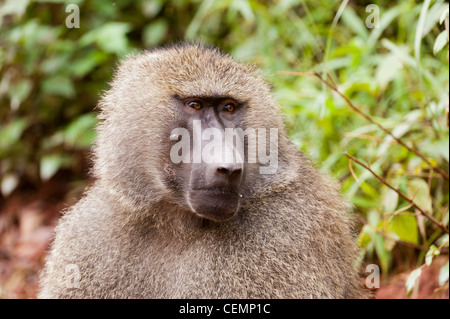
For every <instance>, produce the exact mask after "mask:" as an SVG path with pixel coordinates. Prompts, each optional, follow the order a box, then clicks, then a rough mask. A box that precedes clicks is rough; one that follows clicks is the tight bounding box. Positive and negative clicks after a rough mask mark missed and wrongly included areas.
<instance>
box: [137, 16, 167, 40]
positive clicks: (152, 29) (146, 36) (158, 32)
mask: <svg viewBox="0 0 450 319" xmlns="http://www.w3.org/2000/svg"><path fill="white" fill-rule="evenodd" d="M168 30H169V25H168V23H167V22H166V21H165V20H163V19H160V20H157V21H155V22H152V23H151V24H149V25H148V26H146V27H145V28H144V32H143V36H142V37H143V39H142V40H143V42H144V45H145V47H153V46H155V45H158V44H160V43H161V42H162V40H163V39H164V37H165V36H166V34H167V31H168Z"/></svg>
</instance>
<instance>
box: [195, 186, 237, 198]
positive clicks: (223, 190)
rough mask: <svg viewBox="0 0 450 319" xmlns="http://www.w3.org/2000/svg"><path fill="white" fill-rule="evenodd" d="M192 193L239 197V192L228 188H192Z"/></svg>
mask: <svg viewBox="0 0 450 319" xmlns="http://www.w3.org/2000/svg"><path fill="white" fill-rule="evenodd" d="M192 190H193V191H196V192H208V193H211V194H217V195H221V194H222V195H236V196H239V197H241V195H240V194H239V192H238V191H237V190H235V189H230V188H219V187H211V188H193V189H192Z"/></svg>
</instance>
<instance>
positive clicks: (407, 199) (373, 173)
mask: <svg viewBox="0 0 450 319" xmlns="http://www.w3.org/2000/svg"><path fill="white" fill-rule="evenodd" d="M344 155H345V156H347V157H348V158H349V159H351V160H352V161H353V162H355V163H358V164H359V165H361V166H362V167H364V168H365V169H367V170H368V171H369V172H371V173H372V175H373V176H375V177H376V179H377V180H378V181H379V182H380V183H382V184H384V185H386V186H387V187H389V188H390V189H392V190H393V191H394V192H396V193H397V194H398V195H400V197H402V198H403V199H404V200H406V201H407V202H408V203H410V204H412V205H413V206H414V208H416V209H417V210H418V211H419V212H420V213H421V214H422V215H423V216H425V217H426V218H428V219H429V220H430V221H431V222H432V223H433V224H435V225H437V226H438V227H439V228H441V229H442V230H443V231H445V232H446V233H447V234H448V233H449V231H448V229H447V228H446V227H445V226H444V224H442V223H441V222H440V221H438V220H437V219H436V218H434V217H433V216H431V215H430V214H429V213H427V212H426V211H425V210H423V209H422V208H421V207H420V206H418V205H417V204H416V203H415V202H414V200H413V199H411V198H409V197H408V196H406V195H405V194H404V193H403V192H402V191H400V190H399V189H398V188H395V187H394V186H392V185H391V184H389V183H388V182H387V181H386V180H384V178H383V177H381V176H380V175H378V174H377V173H375V172H374V171H373V170H372V169H371V168H370V167H369V166H368V165H366V164H364V163H362V162H361V161H360V160H358V159H357V158H356V157H354V156H351V155H350V154H348V153H347V152H345V153H344Z"/></svg>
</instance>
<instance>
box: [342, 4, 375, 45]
mask: <svg viewBox="0 0 450 319" xmlns="http://www.w3.org/2000/svg"><path fill="white" fill-rule="evenodd" d="M342 22H344V23H345V24H346V25H347V26H348V27H349V28H350V29H351V30H352V31H354V32H355V33H356V34H358V35H359V36H360V37H361V38H362V39H364V40H367V39H368V38H369V32H368V31H367V27H366V26H365V24H364V23H363V22H362V21H361V18H360V17H359V15H357V14H356V13H355V11H353V9H352V8H351V7H347V8H345V10H344V12H343V13H342Z"/></svg>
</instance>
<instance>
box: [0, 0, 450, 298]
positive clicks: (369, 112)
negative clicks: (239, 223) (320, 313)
mask: <svg viewBox="0 0 450 319" xmlns="http://www.w3.org/2000/svg"><path fill="white" fill-rule="evenodd" d="M448 24H449V5H448V2H445V1H430V0H426V1H423V2H422V1H413V0H403V1H388V0H385V1H345V0H344V1H329V0H280V1H275V0H273V1H263V0H259V1H258V0H224V1H208V0H205V1H200V0H176V1H163V0H149V1H144V0H142V1H131V0H121V1H93V0H84V1H83V0H79V1H75V0H71V1H62V0H54V1H30V0H0V298H35V297H36V292H37V283H38V274H39V271H40V269H41V268H42V265H43V263H44V256H45V253H46V251H47V250H48V248H49V243H50V241H51V238H52V229H53V227H54V225H55V222H56V220H57V218H58V217H59V216H61V210H64V209H65V208H66V207H68V206H70V205H71V204H73V203H74V202H76V200H77V199H79V198H80V196H81V194H82V192H83V189H84V188H85V187H86V186H87V185H89V183H90V182H91V180H90V175H89V169H90V167H91V162H90V158H89V152H90V145H91V143H92V142H93V141H94V140H95V131H94V127H95V124H96V110H95V107H96V103H97V101H98V99H99V96H100V95H101V94H102V91H103V90H105V89H107V88H108V82H109V81H110V80H111V76H112V73H113V70H114V68H115V66H116V65H117V63H118V60H119V59H120V58H122V57H124V56H126V55H127V54H130V53H133V52H136V51H138V50H142V49H151V48H154V47H157V46H160V45H165V44H170V43H173V42H177V41H183V40H194V41H202V42H204V43H207V44H212V45H216V46H218V47H220V48H221V49H222V50H223V51H225V52H228V53H230V54H231V55H232V56H234V57H235V58H236V59H237V60H239V61H242V62H248V63H254V64H256V65H257V66H258V67H260V68H261V69H262V70H263V74H264V76H265V78H266V79H267V81H268V82H270V83H271V84H272V85H273V88H274V92H275V95H276V97H277V99H278V101H279V103H280V105H281V106H282V109H283V112H284V115H285V120H286V124H287V126H288V130H289V134H290V136H291V138H292V140H293V141H294V142H295V143H296V145H298V147H299V148H300V149H301V150H303V151H304V152H305V153H306V154H308V155H309V156H310V157H311V158H312V159H313V160H314V161H315V162H316V163H317V166H318V167H319V168H320V169H321V170H322V171H323V172H326V173H329V174H331V175H333V176H335V177H336V178H337V179H338V180H339V181H340V183H341V184H342V190H343V193H344V196H345V197H347V198H348V199H349V200H351V201H352V203H353V204H354V207H355V214H356V216H357V221H358V229H357V231H358V233H359V237H358V238H359V239H358V243H359V246H360V250H361V274H362V275H364V278H365V277H366V276H368V275H369V276H371V277H369V278H370V280H369V279H368V280H369V281H368V283H369V286H371V287H372V288H373V289H372V290H373V292H374V296H375V298H448V296H449V293H448V291H449V284H448V276H449V270H448V268H449V263H448V260H449V258H448V242H449V237H448V220H449V183H448V162H449V123H448V109H449V102H448V101H449V60H448V36H449V33H448V30H449V28H448ZM289 72H291V73H289ZM294 72H295V73H294ZM313 72H317V73H316V74H317V75H319V76H320V77H322V79H323V80H324V81H327V82H328V84H327V83H325V82H324V81H321V80H320V79H319V77H318V76H312V75H313ZM345 152H346V153H348V154H349V156H351V157H353V158H351V157H348V156H346V155H345V154H344V153H345ZM358 161H359V162H360V163H358ZM360 164H363V165H365V166H366V167H364V166H363V165H360ZM369 169H370V170H369ZM375 174H376V176H375ZM370 264H375V265H376V266H377V267H375V268H373V267H372V268H370V267H369V268H366V266H367V265H370ZM377 269H379V270H380V276H381V277H380V281H379V285H378V282H377V280H376V279H377V277H376V276H374V275H376V274H377ZM362 283H363V284H365V283H367V281H366V279H363V281H362ZM378 287H379V288H378ZM369 288H370V287H369Z"/></svg>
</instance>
